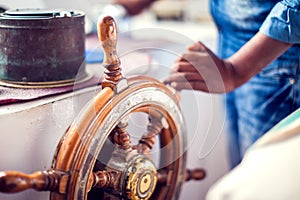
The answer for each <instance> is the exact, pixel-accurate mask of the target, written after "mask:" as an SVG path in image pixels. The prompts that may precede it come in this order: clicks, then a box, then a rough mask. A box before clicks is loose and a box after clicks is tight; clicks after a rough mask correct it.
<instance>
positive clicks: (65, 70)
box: [0, 9, 86, 84]
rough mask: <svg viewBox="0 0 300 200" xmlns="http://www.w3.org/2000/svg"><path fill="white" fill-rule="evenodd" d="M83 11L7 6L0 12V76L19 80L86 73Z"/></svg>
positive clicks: (39, 80) (68, 78) (46, 79)
mask: <svg viewBox="0 0 300 200" xmlns="http://www.w3.org/2000/svg"><path fill="white" fill-rule="evenodd" d="M84 42H85V32H84V14H83V13H81V12H74V11H60V10H58V11H55V10H54V11H47V10H29V9H23V10H9V11H6V12H4V13H1V14H0V79H1V80H2V81H5V82H6V81H7V82H13V83H14V82H16V83H20V84H42V83H45V82H49V83H50V84H51V83H55V82H64V81H72V80H74V79H75V78H77V79H79V78H83V77H85V76H86V72H85V67H84V49H85V46H84Z"/></svg>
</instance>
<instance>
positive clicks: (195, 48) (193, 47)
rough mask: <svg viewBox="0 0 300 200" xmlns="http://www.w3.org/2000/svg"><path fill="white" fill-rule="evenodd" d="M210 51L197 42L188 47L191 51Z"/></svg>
mask: <svg viewBox="0 0 300 200" xmlns="http://www.w3.org/2000/svg"><path fill="white" fill-rule="evenodd" d="M206 49H208V48H207V47H206V46H205V45H204V44H203V43H202V42H200V41H199V42H196V43H194V44H192V45H191V46H189V47H188V50H189V51H202V52H205V51H206Z"/></svg>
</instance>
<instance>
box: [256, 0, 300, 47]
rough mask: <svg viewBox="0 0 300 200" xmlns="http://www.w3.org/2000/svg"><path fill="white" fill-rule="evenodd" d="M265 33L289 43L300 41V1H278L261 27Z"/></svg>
mask: <svg viewBox="0 0 300 200" xmlns="http://www.w3.org/2000/svg"><path fill="white" fill-rule="evenodd" d="M260 31H261V32H262V33H264V34H265V35H267V36H269V37H271V38H273V39H276V40H280V41H283V42H287V43H300V1H299V0H282V1H280V2H278V3H277V4H276V5H275V6H274V7H273V9H272V10H271V12H270V13H269V15H268V16H267V18H266V20H265V21H264V23H263V24H262V26H261V27H260Z"/></svg>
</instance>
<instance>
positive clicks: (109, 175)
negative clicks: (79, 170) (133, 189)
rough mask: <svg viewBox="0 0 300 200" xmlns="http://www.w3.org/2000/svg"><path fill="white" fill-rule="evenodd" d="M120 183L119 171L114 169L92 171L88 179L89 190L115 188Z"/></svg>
mask: <svg viewBox="0 0 300 200" xmlns="http://www.w3.org/2000/svg"><path fill="white" fill-rule="evenodd" d="M119 184H120V173H118V172H115V171H107V170H103V171H97V172H93V173H92V176H91V179H90V184H89V185H90V188H89V191H90V190H91V189H92V188H94V187H97V188H102V189H115V188H117V187H118V185H119Z"/></svg>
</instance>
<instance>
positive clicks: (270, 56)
mask: <svg viewBox="0 0 300 200" xmlns="http://www.w3.org/2000/svg"><path fill="white" fill-rule="evenodd" d="M291 46H292V44H289V43H284V42H281V41H278V40H274V39H272V38H270V37H267V36H266V35H264V34H263V33H261V32H258V33H257V34H256V35H255V36H254V37H253V38H252V39H251V40H249V41H248V42H247V43H246V44H245V45H244V46H243V47H242V48H241V49H240V50H239V51H237V52H236V53H235V54H234V55H233V56H231V57H230V58H228V59H227V60H226V62H229V63H230V64H231V65H232V69H233V74H234V76H235V77H238V79H237V81H236V82H235V87H238V86H240V85H242V84H243V83H245V82H247V81H248V80H249V79H250V78H251V77H253V76H254V75H256V74H257V73H258V72H260V71H261V70H262V69H263V68H264V67H266V66H267V65H268V64H270V63H271V62H272V61H273V60H275V59H276V58H277V57H279V56H280V55H281V54H283V53H284V52H285V51H286V50H287V49H288V48H289V47H291Z"/></svg>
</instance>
